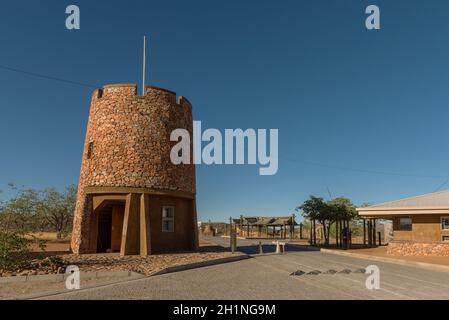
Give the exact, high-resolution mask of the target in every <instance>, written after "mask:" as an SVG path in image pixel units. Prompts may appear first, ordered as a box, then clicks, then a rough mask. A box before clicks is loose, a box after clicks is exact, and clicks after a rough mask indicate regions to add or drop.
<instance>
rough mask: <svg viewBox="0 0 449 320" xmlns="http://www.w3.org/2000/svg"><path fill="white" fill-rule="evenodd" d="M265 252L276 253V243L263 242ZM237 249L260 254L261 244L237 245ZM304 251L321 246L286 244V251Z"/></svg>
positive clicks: (315, 249) (317, 249)
mask: <svg viewBox="0 0 449 320" xmlns="http://www.w3.org/2000/svg"><path fill="white" fill-rule="evenodd" d="M262 249H263V253H275V252H276V245H274V244H263V245H262ZM237 251H240V252H243V253H246V254H258V253H259V245H258V244H254V245H247V246H237ZM304 251H320V248H317V247H311V246H303V245H299V244H290V243H289V244H287V245H286V246H285V252H304Z"/></svg>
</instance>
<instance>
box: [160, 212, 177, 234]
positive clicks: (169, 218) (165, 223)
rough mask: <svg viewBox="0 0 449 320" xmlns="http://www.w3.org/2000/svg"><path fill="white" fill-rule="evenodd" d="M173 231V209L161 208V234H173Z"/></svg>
mask: <svg viewBox="0 0 449 320" xmlns="http://www.w3.org/2000/svg"><path fill="white" fill-rule="evenodd" d="M174 231H175V208H174V207H163V208H162V232H174Z"/></svg>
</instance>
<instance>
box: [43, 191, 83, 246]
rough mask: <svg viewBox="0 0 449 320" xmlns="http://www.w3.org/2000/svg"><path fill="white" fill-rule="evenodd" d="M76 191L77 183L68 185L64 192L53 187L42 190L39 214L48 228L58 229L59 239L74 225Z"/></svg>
mask: <svg viewBox="0 0 449 320" xmlns="http://www.w3.org/2000/svg"><path fill="white" fill-rule="evenodd" d="M76 193H77V188H76V186H75V185H70V186H68V187H67V188H66V189H65V190H64V192H58V191H57V190H55V189H53V188H52V189H46V190H44V191H43V192H42V199H41V200H40V202H39V205H38V211H39V215H40V217H41V220H42V222H43V223H44V225H45V226H46V227H47V228H49V229H50V230H52V231H56V237H57V238H58V239H61V238H62V236H63V234H65V233H68V232H69V231H70V229H71V227H72V221H73V212H74V210H75V202H76Z"/></svg>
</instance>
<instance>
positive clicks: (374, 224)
mask: <svg viewBox="0 0 449 320" xmlns="http://www.w3.org/2000/svg"><path fill="white" fill-rule="evenodd" d="M376 243H377V241H376V219H373V244H374V245H376Z"/></svg>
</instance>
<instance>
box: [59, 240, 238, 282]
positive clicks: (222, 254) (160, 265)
mask: <svg viewBox="0 0 449 320" xmlns="http://www.w3.org/2000/svg"><path fill="white" fill-rule="evenodd" d="M230 256H232V254H231V253H230V252H227V251H225V250H224V249H223V248H222V247H219V246H213V245H203V246H201V247H200V250H199V251H198V252H185V253H170V254H157V255H151V256H148V257H146V258H142V257H140V256H126V257H121V256H120V255H119V254H116V253H114V254H101V255H99V254H92V255H74V254H69V255H64V256H62V258H63V259H64V261H65V263H66V264H72V265H76V266H78V267H79V268H80V270H81V271H84V272H96V271H133V272H137V273H140V274H144V275H151V274H154V273H156V272H159V271H161V270H163V269H165V268H167V267H174V266H180V265H185V264H191V263H197V262H203V261H210V260H216V259H221V258H226V257H230Z"/></svg>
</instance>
